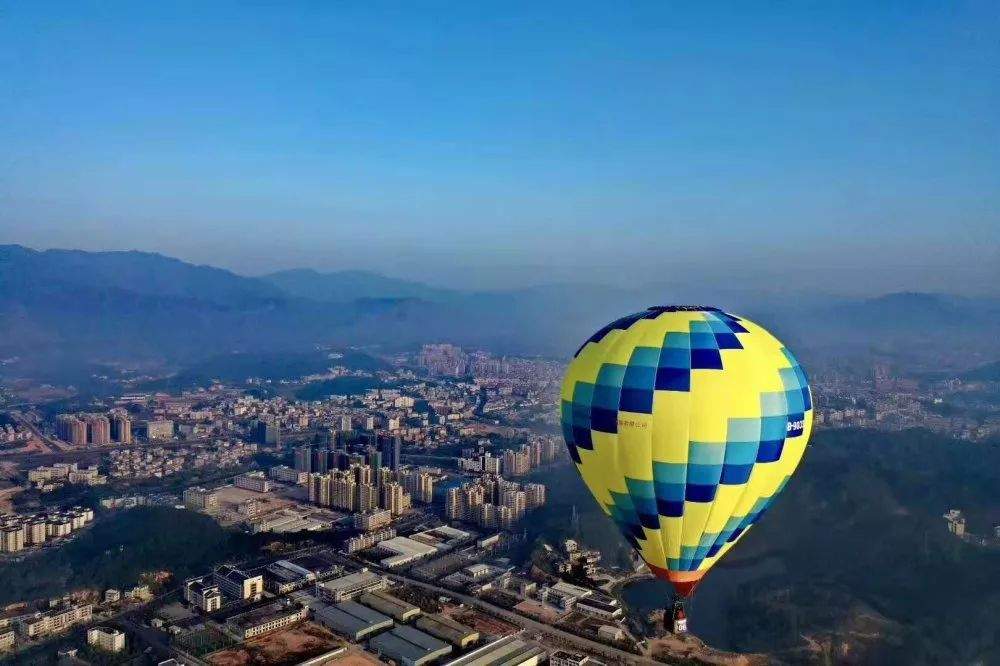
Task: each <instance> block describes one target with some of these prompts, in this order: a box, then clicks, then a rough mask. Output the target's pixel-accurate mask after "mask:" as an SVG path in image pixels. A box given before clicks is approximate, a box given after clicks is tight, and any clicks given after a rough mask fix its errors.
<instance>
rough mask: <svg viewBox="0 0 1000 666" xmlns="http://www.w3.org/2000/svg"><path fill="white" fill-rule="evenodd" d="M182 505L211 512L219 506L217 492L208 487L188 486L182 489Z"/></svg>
mask: <svg viewBox="0 0 1000 666" xmlns="http://www.w3.org/2000/svg"><path fill="white" fill-rule="evenodd" d="M184 506H186V507H187V508H189V509H195V510H197V511H207V512H208V513H212V512H213V511H217V510H218V508H219V494H218V493H217V492H216V491H214V490H209V489H208V488H201V487H197V488H188V489H187V490H185V491H184Z"/></svg>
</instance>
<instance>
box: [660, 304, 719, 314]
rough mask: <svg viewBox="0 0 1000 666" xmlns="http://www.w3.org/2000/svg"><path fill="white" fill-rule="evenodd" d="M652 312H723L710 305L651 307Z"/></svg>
mask: <svg viewBox="0 0 1000 666" xmlns="http://www.w3.org/2000/svg"><path fill="white" fill-rule="evenodd" d="M646 309H647V310H649V311H650V312H722V310H720V309H719V308H713V307H712V306H710V305H651V306H650V307H648V308H646Z"/></svg>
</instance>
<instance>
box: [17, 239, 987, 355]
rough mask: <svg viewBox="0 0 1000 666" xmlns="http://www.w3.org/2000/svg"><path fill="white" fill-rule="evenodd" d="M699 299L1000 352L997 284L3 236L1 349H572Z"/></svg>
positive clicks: (797, 325)
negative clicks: (164, 250)
mask: <svg viewBox="0 0 1000 666" xmlns="http://www.w3.org/2000/svg"><path fill="white" fill-rule="evenodd" d="M692 295H696V296H697V298H696V299H691V298H689V297H690V296H692ZM686 296H687V297H686ZM692 300H693V301H694V302H699V303H704V302H707V303H710V304H715V305H718V306H720V307H723V308H725V309H727V310H730V311H733V312H736V313H740V314H745V315H747V316H750V317H751V318H755V319H757V320H759V321H762V322H765V323H766V324H767V325H768V327H769V328H771V329H772V330H773V331H774V332H775V333H776V334H778V335H779V336H780V337H782V338H783V339H786V340H787V341H788V342H789V344H791V345H793V347H794V348H796V349H803V350H807V351H808V350H813V349H815V350H825V352H826V353H831V352H832V353H834V354H835V353H838V350H840V351H841V352H843V353H847V352H849V351H851V350H857V349H868V348H875V347H878V348H884V349H887V350H889V351H891V352H892V353H898V354H903V355H905V354H906V353H908V352H915V351H918V350H927V349H947V348H948V347H949V346H950V347H952V348H956V349H957V348H962V349H973V350H975V351H976V352H977V354H979V355H981V356H982V357H981V358H980V357H979V356H977V357H976V358H975V359H971V360H970V362H969V363H968V364H967V365H968V367H972V366H975V365H979V364H981V363H985V362H987V361H993V360H996V358H997V357H998V356H1000V353H998V341H997V340H996V337H997V336H996V332H997V331H998V330H1000V300H998V299H966V298H960V297H953V296H945V295H938V294H919V293H910V294H891V295H887V296H883V297H879V298H874V299H866V300H845V299H830V298H822V299H819V298H816V297H812V296H809V295H799V296H796V297H794V298H793V297H790V296H787V295H772V294H757V293H749V292H739V291H724V290H716V291H714V292H713V291H710V290H707V289H702V288H700V287H699V286H697V285H695V286H687V287H683V286H678V285H674V286H671V285H648V286H644V287H641V288H635V289H618V288H611V287H598V286H588V285H548V286H540V287H534V288H529V289H518V290H510V291H494V292H480V293H472V292H467V291H463V290H460V289H453V290H452V289H441V288H437V287H431V286H428V285H424V284H420V283H417V282H410V281H406V280H399V279H394V278H389V277H385V276H383V275H379V274H377V273H370V272H366V271H339V272H332V273H320V272H317V271H313V270H306V269H300V270H290V271H282V272H279V273H273V274H270V275H265V276H262V277H245V276H241V275H237V274H235V273H232V272H230V271H226V270H223V269H219V268H213V267H210V266H196V265H193V264H189V263H186V262H183V261H180V260H178V259H173V258H169V257H164V256H162V255H159V254H151V253H145V252H82V251H76V250H46V251H36V250H32V249H29V248H26V247H22V246H19V245H6V246H0V356H15V355H16V356H29V357H51V358H84V357H86V358H91V359H93V358H102V359H135V358H144V359H160V360H166V361H177V360H186V361H189V360H191V359H197V358H202V357H206V356H208V355H211V354H217V353H227V352H231V351H260V350H266V351H276V350H290V351H291V350H301V349H303V348H308V347H309V346H312V345H315V344H318V343H319V344H343V345H347V344H368V345H372V344H375V345H383V346H385V347H387V348H408V347H412V346H414V345H417V344H420V343H424V342H432V341H448V342H453V343H456V344H460V345H465V346H477V347H482V348H486V349H491V350H494V351H496V352H499V353H521V354H542V355H551V356H563V357H565V356H568V355H569V354H571V353H572V352H573V351H575V349H576V347H577V346H578V345H579V343H580V341H581V340H583V339H585V338H586V337H587V336H588V335H589V334H590V333H591V332H593V331H594V330H596V329H597V328H599V327H600V326H601V325H603V324H604V323H606V322H608V321H610V320H611V319H614V318H616V317H618V316H621V315H622V314H624V313H627V312H631V311H635V310H638V309H642V308H644V307H646V306H648V305H654V304H662V303H669V302H675V303H676V302H692ZM801 355H802V354H801V353H800V356H801Z"/></svg>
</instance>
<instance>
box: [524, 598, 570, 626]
mask: <svg viewBox="0 0 1000 666" xmlns="http://www.w3.org/2000/svg"><path fill="white" fill-rule="evenodd" d="M514 610H515V611H517V612H518V613H521V614H522V615H527V616H528V617H532V618H535V619H537V620H540V621H541V622H545V623H546V624H555V623H557V622H558V621H559V620H560V618H561V617H562V615H560V614H559V613H558V612H556V610H555V609H553V608H551V607H549V606H546V605H544V604H540V603H538V602H537V601H528V600H525V601H522V602H521V603H519V604H518V605H516V606H514Z"/></svg>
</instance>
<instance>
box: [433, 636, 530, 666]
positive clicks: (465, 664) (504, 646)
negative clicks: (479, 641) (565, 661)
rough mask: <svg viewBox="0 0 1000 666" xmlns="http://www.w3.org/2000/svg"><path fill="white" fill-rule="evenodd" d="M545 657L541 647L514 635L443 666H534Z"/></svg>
mask: <svg viewBox="0 0 1000 666" xmlns="http://www.w3.org/2000/svg"><path fill="white" fill-rule="evenodd" d="M546 656H547V652H546V651H545V648H543V647H542V646H541V645H539V644H538V643H535V642H533V641H529V640H527V639H525V638H523V637H522V635H521V634H514V635H512V636H504V637H503V638H499V639H497V640H495V641H493V642H492V643H488V644H487V645H484V646H482V647H480V648H476V649H475V650H473V651H472V652H469V653H468V654H465V655H462V656H461V657H459V658H457V659H453V660H451V661H449V662H448V663H447V664H445V666H536V665H537V664H541V663H543V662H544V661H545V658H546Z"/></svg>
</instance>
